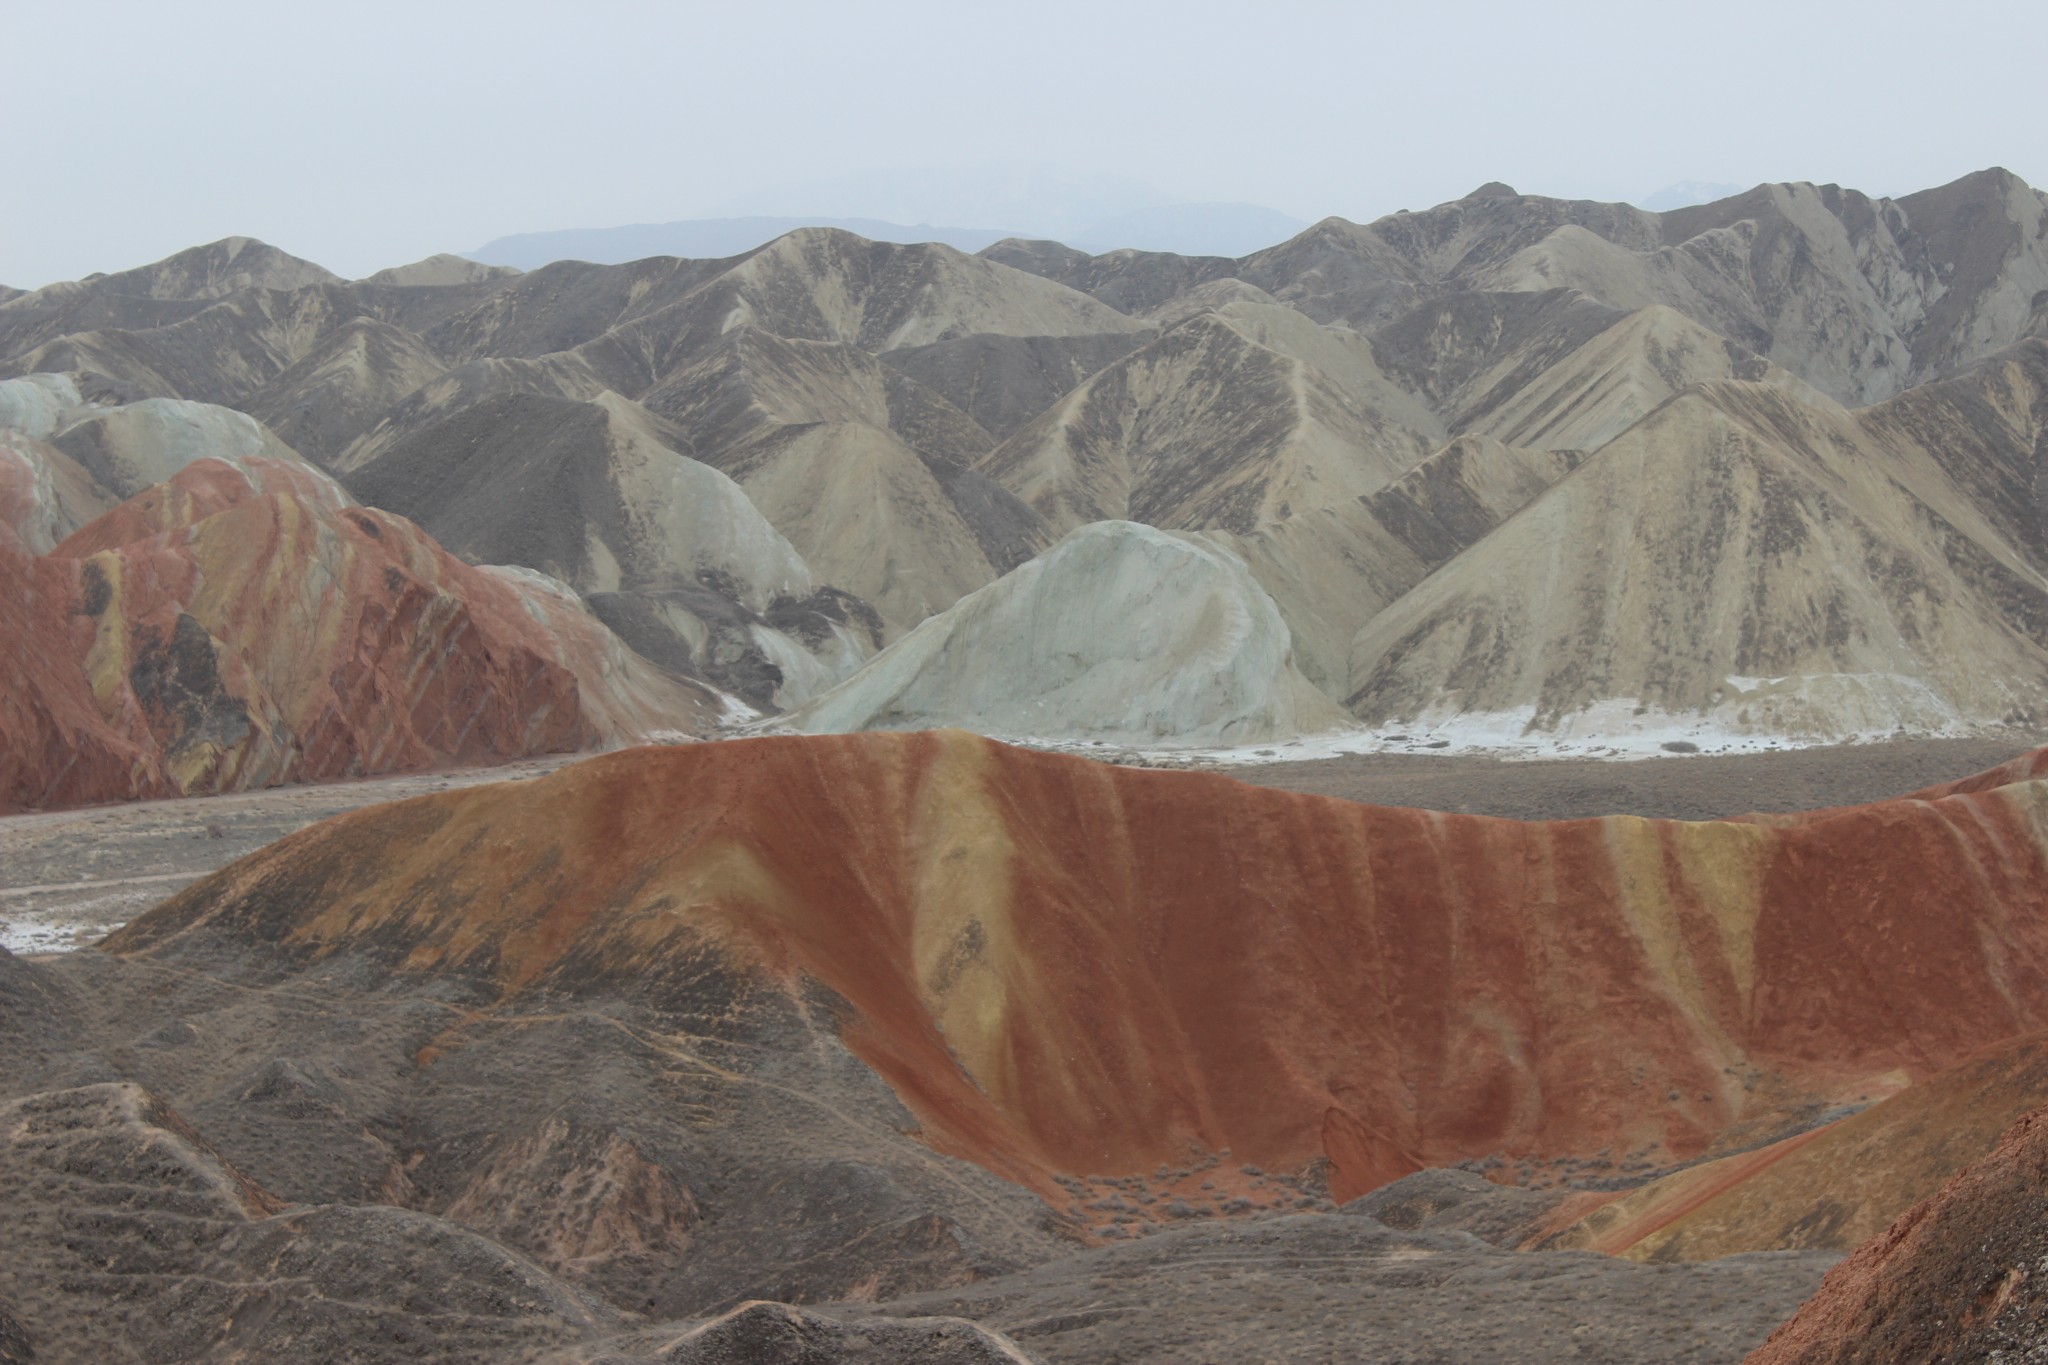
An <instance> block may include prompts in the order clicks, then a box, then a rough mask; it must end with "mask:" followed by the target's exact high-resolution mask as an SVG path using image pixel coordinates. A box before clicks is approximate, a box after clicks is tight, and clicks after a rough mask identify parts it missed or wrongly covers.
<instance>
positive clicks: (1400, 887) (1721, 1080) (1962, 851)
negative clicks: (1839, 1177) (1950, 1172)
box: [108, 732, 2048, 1194]
mask: <svg viewBox="0 0 2048 1365" xmlns="http://www.w3.org/2000/svg"><path fill="white" fill-rule="evenodd" d="M2044 832H2048V791H2044V790H2043V789H2042V788H2041V787H2040V786H2037V785H2035V784H2022V785H2018V786H2009V787H2004V788H2000V789H1996V790H1990V791H1981V792H1973V793H1970V794H1966V795H1960V796H1954V797H1949V798H1946V799H1942V800H1938V801H1924V800H1902V801H1894V802H1884V803H1879V804H1877V805H1873V806H1867V807H1859V808H1854V809H1850V810H1846V811H1840V812H1835V813H1831V814H1828V815H1826V816H1823V817H1817V818H1813V819H1810V820H1805V821H1770V822H1763V821H1755V822H1726V823H1714V824H1691V825H1688V824H1679V823H1668V822H1656V821H1647V820H1639V819H1633V818H1628V817H1616V818H1611V819H1604V820H1580V821H1569V822H1560V823H1549V824H1546V823H1519V822H1514V821H1507V820H1497V819H1489V818H1484V817H1478V816H1458V815H1443V814H1434V813H1430V812H1423V811H1413V810H1399V809H1389V808H1382V807H1371V806H1360V805H1354V804H1350V803H1347V802H1342V801H1335V800H1330V799H1326V798H1319V797H1312V796H1300V795H1294V794H1290V793H1284V792H1278V791H1272V790H1268V789H1264V788H1256V787H1250V786H1246V785H1243V784H1240V783H1237V782H1233V781H1231V780H1229V779H1227V778H1224V777H1219V776H1214V775H1209V774H1200V773H1177V772H1147V771H1139V770H1131V769H1121V768H1113V767H1107V766H1103V765H1099V764H1095V763H1092V762H1089V761H1086V760H1083V759H1078V758H1071V757H1065V756H1058V755H1049V754H1041V753H1032V752H1028V751H1024V750H1019V749H1013V748H1008V747H1006V746H1003V745H1000V744H996V743H993V742H991V741H987V740H983V739H979V738H977V737H974V736H970V735H966V734H961V733H957V732H949V733H937V734H919V735H896V734H869V735H857V736H843V737H829V738H790V739H761V740H752V741H742V742H735V743H727V744H719V745H705V746H693V747H690V748H686V749H677V750H636V751H631V752H626V753H621V754H616V755H610V756H606V757H603V758H599V759H594V760H591V761H588V762H585V763H581V764H578V765H575V766H574V767H571V768H568V769H564V770H563V771H561V772H558V773H556V774H554V775H552V776H550V777H548V778H545V779H542V780H539V781H534V782H528V783H523V784H519V785H517V786H508V787H477V788H472V789H470V790H467V791H461V792H450V793H446V794H441V795H435V796H429V797H423V798H420V799H418V800H415V801H409V802H405V803H401V804H398V805H394V806H390V807H384V808H379V809H375V810H369V811H364V812H360V813H358V814H355V815H351V816H347V817H343V818H341V819H338V820H335V821H332V822H330V823H328V824H326V825H323V826H320V827H317V828H315V829H312V830H309V831H306V832H304V833H303V834H300V835H297V836H294V837H292V838H290V839H287V840H284V841H283V842H281V843H279V844H277V845H275V846H274V847H273V848H271V849H268V850H265V851H264V852H262V853H259V854H257V855H255V856H254V857H252V858H250V859H248V860H246V861H244V862H242V863H239V864H236V865H234V866H232V867H230V868H228V869H226V870H224V871H223V872H221V873H220V874H218V875H217V876H216V877H214V878H212V879H210V880H209V881H207V882H203V883H201V884H199V885H198V886H195V887H193V888H191V889H190V890H188V891H187V892H185V893H183V894H182V895H180V896H179V897H178V898H177V899H175V900H173V901H171V902H169V903H168V904H166V905H165V906H164V907H162V908H161V909H159V910H158V911H156V912H154V913H152V914H151V915H149V916H146V917H145V918H143V919H142V920H139V921H137V922H136V923H135V924H133V925H131V926H130V927H129V928H128V929H126V930H124V931H122V932H121V933H120V934H117V935H116V936H115V937H114V938H113V939H111V940H110V941H109V944H108V946H109V947H110V948H111V949H112V950H114V951H117V952H144V951H163V950H166V949H173V948H174V947H175V940H176V939H177V938H178V936H179V934H180V931H181V930H183V929H184V928H185V927H187V926H188V925H191V924H193V923H196V922H200V921H205V922H210V923H211V924H213V925H214V926H216V928H226V929H229V930H232V931H234V932H236V933H239V934H243V935H246V936H248V937H249V938H250V939H253V940H260V941H267V942H276V943H280V944H281V945H283V946H284V947H286V948H287V949H288V950H290V951H295V952H303V953H307V954H324V953H330V952H336V951H344V950H346V951H353V952H374V953H376V954H377V955H379V956H380V957H384V958H386V959H387V960H389V961H391V962H393V963H395V964H397V965H398V967H399V968H400V969H401V970H404V971H411V972H433V971H443V970H450V969H459V970H463V971H467V972H471V973H481V974H483V975H485V976H486V977H488V978H489V979H492V980H494V981H495V982H496V983H497V984H498V987H499V989H500V991H501V992H502V993H503V994H504V995H505V996H508V997H509V996H513V995H516V994H518V993H520V992H522V991H523V990H528V989H531V988H540V987H546V988H552V989H558V990H569V991H574V990H576V989H578V988H579V983H583V982H587V981H592V980H597V981H603V982H606V983H610V984H611V985H612V986H615V985H616V983H617V982H619V981H621V980H626V979H631V980H635V981H638V982H640V983H642V985H643V987H644V988H645V989H646V990H648V991H650V992H653V993H656V994H659V992H661V991H662V990H663V988H664V983H667V982H679V981H683V980H695V979H697V977H699V976H700V975H701V973H702V972H703V971H704V970H705V969H706V964H707V963H709V962H720V963H724V964H727V965H728V966H738V967H739V968H741V969H742V971H743V974H744V973H745V972H747V971H749V970H758V971H760V972H765V973H766V975H765V976H764V977H761V978H759V979H760V980H761V981H762V983H763V984H772V983H774V982H781V983H785V984H787V985H788V986H789V987H790V988H793V989H795V988H800V983H801V982H802V981H803V980H804V979H810V980H814V981H817V982H820V983H822V984H824V985H825V986H827V987H829V988H830V989H831V991H832V992H834V993H836V995H837V996H838V997H839V998H841V999H842V1000H843V1001H844V1002H845V1004H846V1012H845V1015H844V1017H843V1018H842V1019H841V1020H840V1029H841V1033H842V1036H843V1037H844V1038H845V1039H846V1040H847V1042H848V1043H849V1044H850V1045H851V1046H852V1047H853V1048H854V1050H855V1051H856V1052H858V1053H859V1054H860V1055H861V1056H862V1057H863V1058H865V1059H866V1060H867V1061H868V1062H869V1063H870V1064H872V1065H873V1066H874V1067H875V1068H876V1069H877V1070H878V1071H879V1072H880V1073H881V1074H882V1075H883V1076H884V1077H885V1078H886V1079H887V1080H889V1082H890V1083H891V1084H892V1085H893V1086H894V1087H895V1088H896V1090H897V1092H898V1094H899V1095H901V1096H902V1097H903V1099H904V1100H905V1101H906V1103H908V1104H909V1105H910V1107H911V1108H912V1109H913V1110H914V1111H915V1113H916V1114H917V1115H918V1117H919V1119H920V1120H921V1121H922V1123H923V1125H924V1127H925V1132H926V1134H927V1137H928V1139H929V1140H930V1141H931V1142H932V1143H934V1144H935V1145H936V1146H938V1147H940V1148H941V1149H943V1150H946V1151H950V1152H954V1153H956V1154H959V1155H963V1156H967V1157H970V1158H972V1159H975V1160H978V1161H981V1162H983V1163H984V1164H986V1165H988V1166H990V1167H991V1168H992V1169H995V1170H997V1171H999V1172H1001V1173H1004V1174H1007V1175H1011V1176H1013V1177H1014V1178H1018V1179H1023V1180H1026V1181H1028V1182H1030V1183H1032V1184H1033V1185H1035V1186H1037V1187H1038V1188H1040V1189H1043V1190H1047V1191H1048V1192H1050V1191H1052V1190H1053V1189H1054V1187H1055V1185H1056V1182H1057V1181H1058V1179H1059V1178H1061V1177H1066V1178H1069V1179H1071V1178H1073V1177H1078V1176H1082V1175H1086V1174H1091V1173H1092V1174H1097V1175H1102V1174H1128V1173H1138V1172H1147V1171H1152V1170H1154V1169H1155V1168H1157V1167H1161V1166H1164V1167H1166V1168H1167V1174H1168V1177H1169V1180H1168V1183H1169V1184H1172V1185H1174V1186H1175V1187H1176V1188H1178V1186H1179V1183H1182V1182H1184V1181H1185V1180H1186V1177H1185V1176H1184V1175H1182V1173H1183V1172H1189V1171H1192V1170H1194V1169H1195V1168H1197V1167H1199V1166H1201V1165H1203V1164H1204V1163H1205V1162H1207V1160H1208V1158H1209V1157H1210V1156H1212V1155H1215V1154H1218V1153H1221V1152H1222V1151H1224V1150H1226V1149H1227V1150H1228V1151H1229V1152H1230V1153H1232V1160H1233V1161H1234V1162H1235V1163H1247V1162H1249V1163H1254V1164H1256V1165H1258V1166H1262V1167H1267V1168H1272V1169H1275V1170H1279V1171H1287V1172H1291V1171H1299V1170H1301V1169H1303V1168H1304V1167H1305V1166H1307V1165H1308V1164H1310V1163H1314V1162H1317V1161H1319V1160H1321V1159H1324V1158H1327V1159H1328V1161H1329V1162H1330V1165H1331V1168H1332V1169H1331V1182H1332V1185H1333V1187H1334V1188H1335V1189H1336V1190H1337V1191H1339V1192H1342V1193H1346V1194H1350V1193H1357V1192H1360V1191H1362V1190H1364V1189H1368V1188H1371V1187H1372V1186H1374V1185H1376V1184H1378V1183H1381V1182H1384V1181H1385V1180H1388V1179H1391V1178H1393V1177H1394V1176H1397V1175H1399V1174H1401V1173H1403V1172H1404V1171H1405V1170H1407V1169H1411V1168H1412V1167H1414V1166H1417V1165H1444V1164H1450V1163H1453V1162H1456V1161H1459V1160H1462V1159H1467V1158H1475V1157H1484V1156H1489V1155H1494V1154H1500V1155H1503V1156H1505V1157H1506V1158H1508V1159H1510V1160H1518V1159H1520V1160H1530V1161H1535V1162H1542V1161H1548V1160H1552V1159H1561V1158H1574V1159H1588V1158H1593V1157H1596V1156H1601V1157H1604V1156H1607V1155H1608V1154H1610V1153H1614V1154H1619V1153H1627V1154H1630V1155H1631V1156H1635V1157H1639V1158H1641V1159H1642V1160H1645V1161H1648V1162H1654V1163H1656V1164H1664V1163H1666V1162H1669V1161H1673V1160H1683V1159H1688V1158H1691V1157H1693V1156H1696V1155H1699V1154H1702V1153H1706V1152H1709V1151H1710V1150H1712V1149H1714V1147H1715V1144H1716V1142H1717V1140H1722V1139H1724V1138H1728V1137H1730V1136H1731V1135H1737V1136H1739V1137H1740V1138H1741V1141H1742V1145H1753V1143H1754V1142H1755V1141H1756V1140H1758V1139H1757V1137H1756V1134H1757V1133H1759V1132H1760V1131H1767V1130H1768V1129H1769V1127H1770V1125H1771V1123H1772V1122H1773V1121H1774V1120H1773V1116H1774V1115H1779V1116H1782V1115H1785V1114H1788V1113H1793V1112H1795V1111H1801V1110H1804V1111H1805V1112H1808V1113H1811V1112H1812V1110H1813V1107H1814V1106H1818V1105H1824V1104H1828V1103H1834V1102H1836V1101H1838V1100H1840V1099H1843V1098H1848V1099H1852V1100H1853V1099H1855V1098H1857V1097H1858V1096H1859V1095H1862V1096H1868V1097H1871V1098H1876V1097H1878V1096H1880V1095H1881V1094H1883V1093H1888V1092H1889V1091H1891V1090H1896V1089H1897V1088H1899V1087H1900V1086H1901V1085H1903V1084H1905V1083H1907V1082H1910V1081H1912V1080H1915V1079H1918V1078H1920V1077H1923V1076H1927V1075H1931V1074H1933V1073H1936V1072H1939V1071H1941V1070H1942V1069H1944V1068H1945V1067H1948V1066H1950V1065H1952V1064H1954V1063H1955V1062H1957V1061H1958V1060H1960V1059H1962V1058H1963V1057H1965V1056H1967V1055H1968V1054H1970V1053H1972V1052H1973V1051H1975V1050H1977V1049H1979V1048H1982V1047H1984V1046H1986V1045H1987V1044H1989V1043H1992V1042H1995V1041H1997V1040H2000V1039H2004V1038H2011V1037H2014V1036H2016V1035H2018V1034H2021V1033H2023V1032H2028V1031H2032V1030H2037V1029H2042V1028H2048V991H2044V989H2043V987H2044V985H2048V875H2044V867H2043V845H2044ZM1212 1183H1214V1182H1213V1181H1212Z"/></svg>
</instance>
